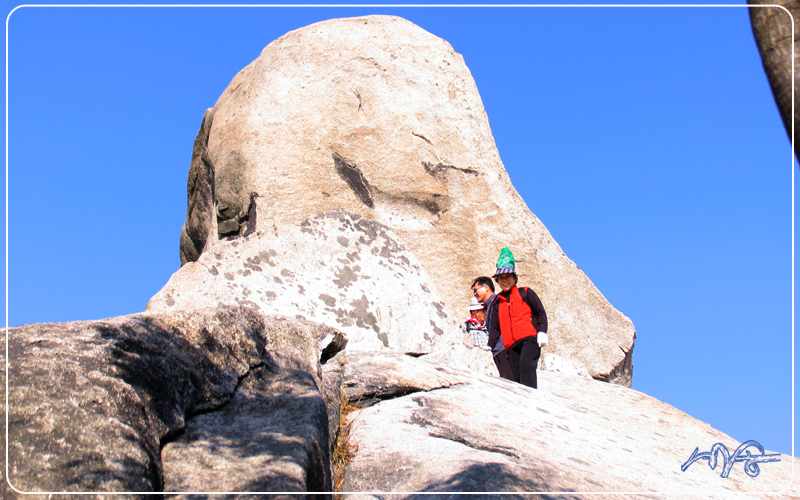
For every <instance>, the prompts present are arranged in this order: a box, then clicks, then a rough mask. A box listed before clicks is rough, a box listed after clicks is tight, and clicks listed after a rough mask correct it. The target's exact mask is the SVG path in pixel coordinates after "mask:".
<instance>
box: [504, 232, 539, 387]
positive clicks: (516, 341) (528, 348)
mask: <svg viewBox="0 0 800 500" xmlns="http://www.w3.org/2000/svg"><path fill="white" fill-rule="evenodd" d="M493 278H494V279H495V281H497V284H498V285H499V286H500V289H501V290H502V291H501V292H500V293H498V294H497V299H495V301H494V302H493V303H492V309H493V310H492V314H490V315H489V316H490V318H491V324H490V325H489V345H492V341H495V342H496V341H497V340H499V338H502V341H503V346H504V347H505V348H506V351H507V352H508V361H509V364H510V365H511V372H512V374H513V377H514V378H513V380H514V381H515V382H519V383H521V384H523V385H527V386H528V387H533V388H534V389H535V388H536V387H537V380H536V367H537V365H538V364H539V356H540V355H541V348H542V347H543V346H544V345H545V344H547V341H548V339H547V313H546V312H545V310H544V305H542V301H541V300H540V299H539V296H538V295H536V292H534V291H533V290H531V289H530V288H528V287H523V288H519V287H517V273H516V270H515V263H514V255H513V254H512V253H511V250H510V249H509V248H507V247H506V248H503V250H502V251H501V252H500V258H499V259H498V261H497V272H495V273H494V276H493Z"/></svg>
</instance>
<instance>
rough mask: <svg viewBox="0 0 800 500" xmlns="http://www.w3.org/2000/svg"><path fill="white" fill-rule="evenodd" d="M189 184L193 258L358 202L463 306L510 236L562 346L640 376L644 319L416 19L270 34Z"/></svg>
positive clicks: (187, 253)
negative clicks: (568, 241)
mask: <svg viewBox="0 0 800 500" xmlns="http://www.w3.org/2000/svg"><path fill="white" fill-rule="evenodd" d="M535 169H536V165H535V160H533V159H532V161H531V175H535V174H536V170H535ZM188 191H189V203H188V209H187V216H186V223H185V225H184V227H183V230H182V233H181V245H180V247H181V258H182V261H183V262H190V261H195V260H197V259H198V258H199V257H200V255H202V254H203V253H205V252H209V251H211V249H212V248H215V245H216V244H217V243H218V242H219V241H224V240H229V239H234V238H237V237H241V236H246V235H249V234H252V233H253V232H255V231H263V232H269V231H272V228H273V227H274V226H275V225H280V224H283V223H297V222H298V221H300V220H303V219H305V218H308V217H314V216H315V215H316V214H318V213H323V212H326V211H329V210H336V209H344V210H346V211H348V212H351V213H354V214H358V215H361V216H363V217H365V218H366V219H370V220H373V221H376V222H378V223H380V224H382V225H384V226H387V227H388V228H390V229H391V231H392V232H393V233H394V234H395V235H396V236H397V238H398V241H400V242H402V244H403V246H404V247H405V248H406V249H408V251H409V252H410V253H411V254H413V255H414V256H415V257H416V259H418V261H419V262H420V263H421V266H422V267H423V268H424V270H425V272H426V273H427V275H428V276H430V280H431V283H432V284H433V285H434V286H435V288H436V289H437V290H438V293H439V294H440V296H441V300H442V302H443V303H444V311H445V312H446V313H447V314H448V316H450V317H453V316H454V315H456V316H457V317H458V316H461V315H462V314H463V313H462V308H463V305H464V304H465V303H467V302H468V300H469V296H470V292H469V286H470V284H471V280H472V279H473V278H475V277H477V276H480V275H486V274H489V273H491V272H493V270H494V267H493V265H494V262H495V259H496V257H497V255H498V253H499V250H500V248H502V247H504V246H509V247H511V249H512V250H513V252H514V255H515V256H516V257H517V262H518V270H519V275H520V280H521V283H522V284H525V285H529V286H531V287H534V288H535V289H536V291H537V293H538V294H539V296H540V297H541V299H542V301H543V303H544V305H545V307H546V309H547V312H548V318H549V320H550V328H551V332H552V335H551V345H550V347H549V348H548V349H549V351H550V352H552V353H554V354H557V355H559V356H561V357H562V358H565V359H569V360H573V361H574V362H576V363H577V364H579V365H582V366H583V367H585V369H586V370H587V371H588V373H589V374H590V375H591V376H592V377H595V378H598V379H601V380H607V381H611V382H615V383H620V384H623V385H628V386H630V380H631V369H632V349H633V343H634V337H635V333H634V328H633V325H632V323H631V321H630V320H629V319H628V318H626V317H625V316H623V315H622V314H621V313H619V312H618V311H617V310H615V309H614V308H613V307H612V306H611V305H610V304H609V303H608V302H607V301H606V300H605V298H604V297H603V296H602V294H601V293H600V292H599V291H598V290H597V289H596V288H595V287H594V285H593V284H592V283H591V281H590V280H589V279H588V278H587V277H586V275H584V273H583V272H582V271H581V270H580V269H578V267H577V266H576V265H575V264H574V263H573V262H572V261H571V260H569V259H568V258H567V256H566V255H564V253H563V252H562V251H561V248H560V247H559V246H558V244H556V242H555V241H554V240H553V239H552V237H551V236H550V234H549V232H548V231H547V229H545V227H544V226H543V225H542V223H541V222H540V221H539V220H538V219H537V218H536V216H534V215H533V214H532V213H531V212H530V210H529V209H528V207H527V206H526V205H525V202H524V201H523V200H522V198H521V197H520V196H519V195H518V194H517V192H516V190H515V189H514V187H513V186H512V185H511V182H510V180H509V178H508V175H507V173H506V171H505V169H504V167H503V164H502V162H501V160H500V156H499V154H498V151H497V148H496V147H495V144H494V139H493V137H492V133H491V130H490V128H489V122H488V119H487V116H486V113H485V112H484V109H483V104H482V102H481V99H480V95H479V94H478V89H477V88H476V86H475V83H474V81H473V80H472V77H471V75H470V72H469V70H468V69H467V66H466V65H465V64H464V60H463V58H462V57H461V56H460V55H459V54H457V53H456V52H455V51H454V50H453V48H452V47H451V46H450V45H449V44H448V43H447V42H445V41H444V40H442V39H440V38H437V37H436V36H434V35H432V34H430V33H428V32H426V31H424V30H422V29H421V28H419V27H417V26H415V25H414V24H412V23H410V22H408V21H406V20H404V19H401V18H397V17H390V16H368V17H361V18H352V19H334V20H330V21H325V22H321V23H317V24H313V25H311V26H307V27H305V28H302V29H299V30H296V31H293V32H290V33H288V34H286V35H284V36H283V37H281V38H279V39H278V40H276V41H274V42H272V43H271V44H269V46H267V47H266V48H265V49H264V51H263V52H262V53H261V55H260V56H259V58H258V59H256V60H255V61H254V62H253V63H251V64H250V65H249V66H247V67H246V68H245V69H243V70H242V71H240V72H239V74H237V75H236V76H235V77H234V79H233V81H232V82H231V83H230V85H229V86H228V88H227V89H226V90H225V92H223V94H222V96H221V97H220V98H219V100H218V101H217V103H216V104H215V105H214V107H213V109H210V110H208V111H207V112H206V114H205V116H204V117H203V122H202V126H201V128H200V132H199V134H198V136H197V139H196V141H195V145H194V151H193V155H192V163H191V168H190V172H189V182H188ZM475 249H481V250H483V251H485V252H486V253H485V254H482V253H477V252H474V250H475Z"/></svg>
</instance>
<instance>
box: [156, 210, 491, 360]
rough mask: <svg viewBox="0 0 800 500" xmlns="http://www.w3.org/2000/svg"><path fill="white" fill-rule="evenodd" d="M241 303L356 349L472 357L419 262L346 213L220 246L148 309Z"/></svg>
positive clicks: (374, 226)
mask: <svg viewBox="0 0 800 500" xmlns="http://www.w3.org/2000/svg"><path fill="white" fill-rule="evenodd" d="M237 303H238V304H241V305H246V306H249V307H253V308H255V309H257V310H259V311H264V312H267V311H268V312H269V313H271V314H281V315H284V316H288V317H297V318H301V319H307V320H310V321H314V322H317V323H323V324H328V325H333V326H335V327H336V328H338V329H340V330H341V331H342V332H344V333H345V334H346V336H347V342H348V343H347V348H348V349H349V350H359V349H361V350H380V349H392V350H397V351H400V352H414V353H429V352H432V351H434V350H436V349H437V347H439V346H443V347H447V350H448V351H450V350H452V349H457V348H459V347H452V348H451V347H450V345H451V344H452V345H454V346H460V349H468V348H467V347H466V344H467V343H468V340H467V338H466V335H465V334H464V333H463V332H461V330H460V328H459V327H458V325H457V323H456V321H455V320H454V319H453V318H452V317H451V316H450V315H449V314H448V313H447V312H446V311H445V307H444V303H443V302H442V301H441V300H440V298H439V296H438V293H437V291H436V287H435V285H433V283H431V280H430V278H429V276H428V274H427V273H426V272H425V270H424V269H423V268H422V266H421V265H420V263H419V261H418V260H417V259H416V258H415V257H414V255H413V254H412V253H411V252H409V251H408V250H407V249H406V248H405V246H404V245H403V244H402V242H401V241H399V240H398V239H397V237H396V236H395V235H394V233H393V232H392V231H391V230H390V229H389V228H387V227H386V226H384V225H382V224H379V223H376V222H374V221H372V220H369V219H366V218H363V217H361V216H359V215H355V214H352V213H348V212H345V211H343V210H334V211H329V212H325V213H322V214H317V215H315V216H312V217H309V218H307V219H305V220H302V221H301V222H299V223H290V224H280V225H276V226H274V227H273V228H271V229H270V230H269V231H259V232H256V233H254V234H251V235H249V236H247V237H245V238H240V239H236V240H232V241H225V242H220V243H218V244H217V245H216V246H215V247H214V248H213V250H210V251H208V252H205V253H204V254H203V255H202V256H201V257H200V259H199V260H198V261H197V262H196V263H191V264H187V265H185V266H183V267H182V268H181V269H180V270H178V271H177V272H176V273H175V274H174V275H173V276H172V278H170V281H169V282H168V283H167V284H166V285H165V286H164V288H162V289H161V291H159V292H158V294H156V295H155V296H154V297H153V298H152V299H151V300H150V303H149V304H148V306H147V310H148V311H175V310H191V309H203V308H207V307H215V306H217V305H218V304H237ZM490 360H491V358H490Z"/></svg>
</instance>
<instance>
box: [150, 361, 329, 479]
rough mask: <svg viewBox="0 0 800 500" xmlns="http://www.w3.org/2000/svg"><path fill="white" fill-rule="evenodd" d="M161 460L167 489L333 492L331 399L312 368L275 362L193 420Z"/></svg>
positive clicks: (165, 449)
mask: <svg viewBox="0 0 800 500" xmlns="http://www.w3.org/2000/svg"><path fill="white" fill-rule="evenodd" d="M269 354H270V356H268V358H267V359H268V361H270V358H272V359H274V358H275V357H277V356H279V355H278V354H277V353H269ZM281 364H284V363H281ZM162 459H163V461H164V469H165V471H166V477H167V482H166V484H165V490H166V491H242V492H244V491H253V492H258V491H265V492H266V491H273V492H298V493H302V492H305V491H331V487H332V486H331V485H332V477H331V470H330V447H329V436H328V417H327V410H326V404H325V401H324V400H323V397H322V395H321V394H320V391H319V388H318V387H317V385H316V382H315V381H314V378H313V377H312V376H311V375H310V374H308V373H307V372H305V371H303V370H297V369H287V368H285V367H284V366H278V364H277V363H271V362H268V363H266V364H265V365H264V366H262V367H259V368H257V369H255V370H253V371H252V372H251V373H250V374H249V375H248V376H247V377H246V378H245V379H243V380H242V383H241V385H240V386H239V389H238V390H237V392H236V395H235V397H234V398H233V399H232V400H231V401H230V403H228V404H227V405H225V406H224V407H222V408H220V409H219V410H217V411H213V412H208V413H204V414H200V415H196V416H195V417H193V418H191V419H189V420H187V422H186V431H185V432H184V433H183V434H181V435H180V436H178V437H177V438H176V439H175V440H174V441H172V442H170V443H168V444H167V445H166V446H165V447H164V450H163V453H162Z"/></svg>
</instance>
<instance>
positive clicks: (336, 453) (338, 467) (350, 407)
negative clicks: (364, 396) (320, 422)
mask: <svg viewBox="0 0 800 500" xmlns="http://www.w3.org/2000/svg"><path fill="white" fill-rule="evenodd" d="M358 403H360V399H359V401H356V402H355V403H354V404H351V403H350V400H348V399H347V396H346V395H345V393H344V391H342V392H341V393H340V394H339V427H338V428H337V430H336V443H335V444H334V446H333V457H332V458H333V476H334V477H333V491H342V486H343V485H344V471H345V468H346V467H347V464H349V463H350V461H351V460H352V457H353V454H354V453H355V452H356V451H358V446H356V445H354V444H350V443H349V442H348V441H349V439H350V430H351V429H352V428H353V424H354V423H355V421H356V420H357V419H358V414H356V416H355V417H354V418H352V419H351V418H350V417H349V416H348V415H350V414H351V413H353V412H354V411H355V410H360V409H361V408H359V406H358ZM359 413H360V412H359ZM336 500H341V495H336Z"/></svg>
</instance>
